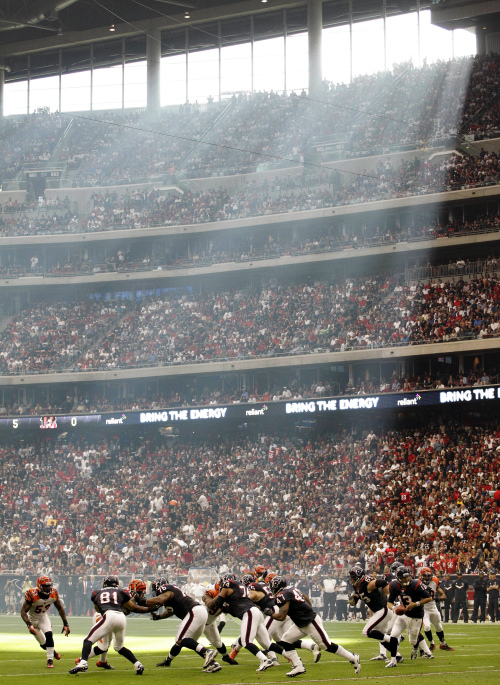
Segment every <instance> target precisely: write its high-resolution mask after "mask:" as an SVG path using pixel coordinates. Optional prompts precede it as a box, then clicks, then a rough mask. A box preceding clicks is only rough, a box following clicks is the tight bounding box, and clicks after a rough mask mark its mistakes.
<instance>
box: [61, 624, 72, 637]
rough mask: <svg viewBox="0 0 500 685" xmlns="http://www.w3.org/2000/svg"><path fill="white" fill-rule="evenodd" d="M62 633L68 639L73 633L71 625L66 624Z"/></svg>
mask: <svg viewBox="0 0 500 685" xmlns="http://www.w3.org/2000/svg"><path fill="white" fill-rule="evenodd" d="M61 633H64V634H65V635H66V637H68V635H69V634H70V633H71V630H70V629H69V624H68V623H65V624H64V625H63V628H62V630H61Z"/></svg>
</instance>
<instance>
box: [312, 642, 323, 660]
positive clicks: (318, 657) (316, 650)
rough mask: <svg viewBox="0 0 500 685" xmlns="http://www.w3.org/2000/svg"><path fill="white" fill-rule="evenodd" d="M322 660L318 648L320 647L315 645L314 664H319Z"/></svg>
mask: <svg viewBox="0 0 500 685" xmlns="http://www.w3.org/2000/svg"><path fill="white" fill-rule="evenodd" d="M320 659H321V649H320V648H319V647H318V645H316V644H315V645H314V647H313V660H314V663H315V664H317V663H318V661H319V660H320Z"/></svg>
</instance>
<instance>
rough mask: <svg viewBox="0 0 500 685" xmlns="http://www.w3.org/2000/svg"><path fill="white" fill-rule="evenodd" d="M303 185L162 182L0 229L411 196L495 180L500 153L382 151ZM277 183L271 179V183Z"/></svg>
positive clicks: (241, 214) (89, 225) (63, 229)
mask: <svg viewBox="0 0 500 685" xmlns="http://www.w3.org/2000/svg"><path fill="white" fill-rule="evenodd" d="M299 177H300V179H301V180H300V182H301V183H302V184H306V185H302V186H301V187H299V188H297V189H296V190H290V189H288V188H287V189H284V190H282V189H281V187H280V189H279V190H276V189H275V190H273V189H272V186H271V185H270V184H269V183H268V182H264V183H262V184H261V185H257V184H256V183H252V184H249V185H247V186H246V187H245V188H243V189H241V190H232V191H229V190H226V189H223V188H222V187H221V188H218V189H213V190H209V191H207V192H202V191H197V192H189V191H185V192H183V193H182V194H177V193H170V194H167V193H166V192H165V191H161V190H159V189H156V190H152V191H149V192H147V193H146V192H141V191H138V192H137V193H136V194H135V195H124V196H119V195H116V194H108V195H104V196H103V195H99V194H96V195H95V196H94V206H93V208H92V209H91V210H90V212H89V214H88V215H86V216H84V217H80V218H79V217H77V216H76V215H73V214H71V213H70V212H69V211H68V212H66V213H65V214H64V215H63V216H61V215H58V214H57V213H54V215H53V216H51V217H50V218H41V217H34V216H29V215H28V214H24V215H22V216H18V215H13V216H12V217H7V218H5V219H3V220H1V223H0V235H5V236H8V235H33V234H43V233H48V234H52V233H57V234H59V233H77V232H84V233H89V232H90V233H91V232H96V231H110V230H118V229H133V228H135V229H140V228H146V227H151V226H177V225H189V224H199V223H207V222H215V223H217V222H221V221H227V220H231V219H244V218H249V217H254V216H270V215H273V214H283V213H293V212H303V211H309V210H315V209H322V208H325V207H337V206H344V205H353V204H359V203H365V202H374V201H377V200H390V199H393V198H401V197H410V196H412V195H423V194H428V193H437V192H443V191H450V190H458V189H462V188H475V187H478V186H485V185H496V184H498V182H499V169H498V155H497V153H496V152H494V151H493V152H487V151H485V150H483V149H481V150H480V153H479V154H478V155H476V156H473V155H466V154H463V153H461V152H457V153H455V154H452V155H450V156H445V157H444V158H443V160H442V161H441V162H438V163H437V164H434V165H433V164H431V163H423V162H421V161H420V160H419V159H418V158H415V159H414V160H413V161H405V162H402V163H401V164H400V165H399V166H398V167H397V168H393V165H392V161H391V158H390V157H387V158H385V159H380V160H379V161H378V162H377V164H376V166H375V168H374V169H372V170H364V171H363V172H362V173H356V174H349V175H348V179H347V180H346V182H345V183H344V185H342V186H339V187H335V186H333V184H332V185H331V184H330V183H329V177H328V176H325V175H322V174H319V175H315V176H314V177H313V182H314V183H316V182H317V183H318V184H319V185H317V186H314V185H307V182H308V178H307V176H305V177H304V175H303V172H301V173H300V174H299ZM275 187H276V186H275Z"/></svg>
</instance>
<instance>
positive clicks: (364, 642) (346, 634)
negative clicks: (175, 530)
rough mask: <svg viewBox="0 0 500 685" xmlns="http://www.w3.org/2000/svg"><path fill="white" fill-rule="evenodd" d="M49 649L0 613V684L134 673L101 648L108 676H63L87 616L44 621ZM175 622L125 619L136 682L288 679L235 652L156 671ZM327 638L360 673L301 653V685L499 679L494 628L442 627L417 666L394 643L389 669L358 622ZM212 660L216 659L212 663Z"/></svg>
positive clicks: (98, 678)
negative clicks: (213, 668)
mask: <svg viewBox="0 0 500 685" xmlns="http://www.w3.org/2000/svg"><path fill="white" fill-rule="evenodd" d="M52 619H53V622H54V623H53V627H54V637H55V643H56V650H57V651H58V652H60V653H61V655H62V659H61V661H55V662H54V665H55V668H54V669H51V670H48V669H47V667H46V658H45V653H44V652H43V651H42V650H41V649H40V647H39V646H38V643H37V642H36V641H35V639H34V638H33V637H32V636H31V635H29V633H28V631H27V630H26V628H25V627H24V624H23V622H22V621H21V618H20V617H19V616H5V615H0V632H1V640H0V685H2V684H1V679H3V680H4V682H5V681H7V682H10V683H15V684H16V685H17V684H18V683H20V682H22V680H23V679H25V680H30V679H31V680H36V679H39V678H40V677H41V676H43V677H45V678H46V679H55V680H56V682H59V678H61V677H62V678H66V679H68V680H70V679H71V678H73V679H79V680H80V679H84V680H85V681H91V682H92V683H95V684H97V683H99V684H100V683H106V685H118V683H120V684H121V683H124V682H127V681H131V680H132V679H134V678H137V676H136V675H135V673H134V670H133V667H132V664H130V663H129V662H128V661H126V660H125V659H124V658H123V657H121V656H119V655H118V654H116V653H115V652H114V651H113V649H110V650H109V656H108V660H109V662H110V663H111V664H112V665H113V666H115V669H116V670H115V671H103V670H102V669H98V668H97V667H96V666H95V660H93V659H92V660H90V662H89V670H88V671H87V672H86V673H81V674H78V675H76V676H70V675H69V674H68V671H69V669H70V668H72V667H73V665H74V660H75V658H76V657H77V656H79V654H80V649H81V645H82V639H83V637H84V635H85V634H86V633H87V631H88V630H89V628H90V626H91V619H89V618H72V617H70V626H71V631H72V632H71V635H70V637H69V638H66V637H64V635H61V634H60V630H61V621H60V619H59V617H58V616H56V617H52ZM177 623H178V621H176V620H175V619H169V620H168V621H161V622H160V623H153V622H152V621H150V620H148V619H146V618H139V617H138V618H135V617H134V618H132V619H129V621H128V626H127V639H126V641H125V644H126V646H127V647H129V648H130V649H132V651H134V652H135V654H136V655H137V657H138V658H139V659H140V661H141V662H142V663H143V664H144V666H145V667H146V670H145V672H144V675H143V676H142V678H147V679H148V682H149V683H150V684H151V685H156V684H158V685H160V683H164V682H165V681H166V682H168V683H171V684H172V685H197V684H198V683H201V682H204V681H211V682H214V683H216V684H217V685H226V684H230V683H242V684H243V685H246V684H248V685H251V684H253V683H282V682H287V681H288V680H291V679H288V678H287V677H286V676H285V673H286V672H287V671H288V670H290V668H291V666H290V664H288V662H285V661H284V660H283V659H282V658H281V657H280V662H281V665H280V666H279V667H273V668H270V669H268V670H267V671H264V672H263V673H256V672H255V669H256V668H257V666H258V661H257V659H256V658H255V657H253V656H252V655H251V654H249V653H248V652H245V650H243V651H242V652H240V654H239V656H238V661H239V665H238V666H226V665H225V664H224V663H223V662H221V664H222V665H223V668H222V670H221V671H219V672H218V673H203V672H202V665H203V661H202V659H201V658H200V657H198V656H196V655H194V653H193V652H191V651H186V650H183V651H182V652H181V654H180V655H179V656H178V657H177V658H176V660H175V661H174V663H173V665H172V666H171V667H170V668H169V669H167V668H156V667H155V664H156V663H157V662H158V661H160V660H162V659H163V658H164V657H165V656H166V655H167V652H168V648H169V647H170V645H171V644H172V642H173V638H174V635H175V630H176V626H177ZM325 626H326V628H327V630H328V633H329V635H330V637H331V638H332V639H333V641H336V642H339V643H340V644H342V645H343V646H344V647H346V648H347V649H349V650H350V651H353V652H358V653H359V654H360V655H361V662H362V669H361V673H360V674H359V675H355V674H354V671H353V668H352V666H351V665H350V664H348V663H347V662H346V661H345V660H344V659H339V658H337V657H335V656H334V655H331V654H327V653H325V652H323V654H322V658H321V661H320V662H319V663H318V664H314V663H313V661H312V654H311V653H310V652H307V651H304V650H302V651H301V652H300V656H301V658H302V660H303V662H304V665H305V667H306V669H307V673H306V674H305V675H302V676H300V677H299V678H297V680H300V681H301V682H303V683H331V682H340V681H341V680H353V681H354V680H360V679H368V680H370V681H373V682H374V683H377V682H380V683H382V682H384V683H391V684H392V683H393V684H394V685H399V684H400V683H402V681H403V678H408V677H413V678H417V677H418V678H423V677H425V678H428V677H429V680H427V682H428V683H429V685H431V683H432V684H434V683H439V684H441V683H443V684H444V683H453V685H461V684H463V685H465V684H466V683H467V685H470V683H476V682H480V683H481V684H483V683H484V684H485V685H489V684H490V683H491V684H493V683H495V682H498V680H499V678H500V675H499V673H500V649H499V642H500V624H493V625H490V624H485V625H473V624H470V623H469V624H468V625H464V624H461V623H459V624H456V625H453V624H451V625H450V624H446V625H445V634H446V637H447V639H448V642H449V644H450V645H452V646H453V647H454V648H455V650H456V651H455V652H443V651H440V650H439V649H437V650H436V651H435V652H434V654H435V659H433V660H432V661H424V660H423V659H420V658H419V659H417V660H415V661H411V660H410V658H409V657H410V648H409V646H408V642H407V641H405V642H404V643H403V644H402V645H401V653H402V654H403V656H404V658H405V660H404V662H403V663H402V664H400V665H399V666H398V668H395V669H387V670H386V668H385V663H384V662H381V661H370V657H372V656H375V654H376V653H377V652H378V645H377V643H376V642H375V641H374V640H368V639H366V638H363V637H362V635H361V629H362V627H363V624H362V623H356V622H352V623H336V622H333V623H325ZM237 631H238V628H237V622H233V621H231V622H228V624H227V626H226V628H225V629H224V632H223V634H222V637H223V639H224V641H225V643H226V645H227V646H228V647H229V646H230V644H231V642H232V639H233V638H235V637H236V636H237ZM218 660H219V661H220V659H218Z"/></svg>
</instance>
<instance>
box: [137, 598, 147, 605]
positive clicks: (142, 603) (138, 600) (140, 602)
mask: <svg viewBox="0 0 500 685" xmlns="http://www.w3.org/2000/svg"><path fill="white" fill-rule="evenodd" d="M134 602H135V603H136V604H137V606H138V607H145V606H147V604H146V598H145V597H134Z"/></svg>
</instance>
